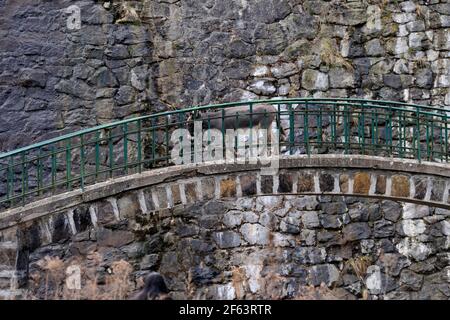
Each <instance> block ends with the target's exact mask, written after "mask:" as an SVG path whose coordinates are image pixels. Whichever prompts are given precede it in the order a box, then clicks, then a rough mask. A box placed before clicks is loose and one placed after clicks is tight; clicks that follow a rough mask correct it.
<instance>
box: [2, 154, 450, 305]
mask: <svg viewBox="0 0 450 320" xmlns="http://www.w3.org/2000/svg"><path fill="white" fill-rule="evenodd" d="M298 160H299V161H300V162H301V161H303V162H305V160H304V159H298ZM335 162H336V167H339V165H338V162H339V159H337V158H336V159H335ZM341 162H342V159H341ZM366 162H367V161H366ZM388 162H389V161H387V160H386V163H388ZM282 164H283V165H284V164H285V163H284V162H283V163H282ZM342 165H344V164H343V162H342ZM355 166H356V165H355ZM299 167H300V166H299V165H298V163H293V164H292V168H290V169H287V168H285V169H282V170H281V171H280V172H279V174H277V175H275V176H264V175H261V174H260V173H259V171H254V170H253V171H252V170H243V171H237V172H232V171H230V172H227V173H224V171H226V170H224V168H222V167H220V166H215V165H205V167H204V170H202V171H200V172H197V176H196V175H193V174H192V173H191V174H189V173H188V172H189V171H183V170H182V169H178V168H177V167H172V168H167V169H168V170H167V172H166V173H165V174H164V175H163V176H160V177H158V173H154V172H147V173H146V175H147V181H148V182H149V183H150V184H151V185H145V183H143V182H138V184H140V185H141V187H140V188H138V189H134V190H130V191H122V192H120V190H121V188H122V187H121V185H122V186H128V185H129V184H130V183H132V181H129V180H119V181H117V184H116V185H113V184H114V181H112V182H110V183H109V184H105V185H104V189H103V192H99V191H94V192H91V193H88V194H85V197H84V201H81V202H79V203H77V204H73V203H74V201H73V199H71V196H70V194H67V195H66V196H65V197H64V199H65V200H60V201H59V202H58V201H54V202H49V203H46V202H45V201H44V202H43V208H44V209H40V208H39V205H38V203H36V204H35V205H33V206H30V208H28V209H27V208H25V209H13V211H12V212H14V210H15V211H17V213H18V214H17V215H13V214H11V215H9V216H7V215H6V216H5V215H3V217H2V219H1V220H0V223H1V224H0V228H1V231H0V258H1V260H0V264H1V265H2V266H3V269H4V270H3V271H2V272H1V273H0V279H2V281H3V282H2V283H1V285H2V287H0V290H4V293H8V294H9V295H10V296H15V297H16V298H18V297H27V296H31V297H33V298H39V299H46V298H48V297H52V298H64V297H65V296H64V291H61V288H66V289H67V287H65V285H64V280H65V279H66V277H65V274H64V271H65V270H67V269H68V268H73V267H76V268H79V270H80V275H82V276H81V277H80V285H81V288H83V291H81V292H82V293H83V294H86V292H89V290H90V289H89V288H91V287H92V286H95V288H97V289H98V290H101V291H106V292H108V291H112V290H113V289H114V288H115V287H114V284H112V283H111V282H112V281H113V279H115V277H117V276H118V273H119V271H120V270H121V269H120V268H118V265H117V264H118V262H120V261H121V263H126V264H127V265H128V267H129V275H128V276H129V282H127V286H124V289H123V291H124V293H125V295H127V294H131V292H132V291H134V290H136V289H139V286H140V283H141V281H142V277H143V276H145V275H146V274H147V273H148V272H149V271H152V270H156V271H159V272H160V273H161V274H162V275H163V276H164V277H165V278H166V279H167V281H168V286H169V289H170V290H171V296H172V297H173V298H176V299H179V298H183V299H186V298H188V299H211V298H214V299H307V298H309V299H311V298H317V297H320V298H332V299H448V298H449V297H450V274H449V272H450V267H449V262H450V260H449V259H450V256H449V248H450V229H449V228H450V223H449V221H450V210H449V208H450V206H449V203H448V200H449V189H450V184H449V183H448V181H446V180H448V178H447V179H444V178H443V177H439V176H433V175H432V174H430V175H427V176H425V175H423V174H421V172H420V170H418V173H417V172H416V174H413V173H412V172H411V173H405V172H404V173H399V172H395V171H393V172H391V171H389V170H383V166H378V167H379V168H380V169H378V170H363V169H340V170H338V169H327V168H322V169H315V168H311V169H305V168H299ZM405 167H406V166H405ZM236 168H238V167H236ZM241 169H242V168H241ZM398 169H399V168H397V170H398ZM179 170H181V171H179ZM423 171H426V170H423ZM208 172H209V174H208ZM436 172H439V171H436ZM180 175H181V176H180ZM130 179H133V178H130ZM158 181H160V182H158ZM423 181H425V182H426V183H425V186H424V185H423ZM107 190H109V193H108V191H107ZM74 193H76V191H74ZM292 193H300V195H292ZM95 194H98V196H97V198H96V199H95V200H94V199H93V200H92V201H88V200H87V199H89V198H91V199H92V198H93V196H94V195H95ZM421 200H423V201H424V202H422V203H421V204H417V203H415V202H417V201H421ZM50 201H52V200H50ZM61 201H62V202H61ZM64 201H65V202H66V208H65V209H64V207H63V203H64ZM433 201H444V204H441V205H443V206H445V207H446V209H444V208H435V207H432V205H433V203H434V204H437V202H433ZM45 208H51V209H47V210H45ZM27 210H28V212H27ZM8 226H9V227H8ZM52 263H53V264H52ZM49 264H50V265H51V266H53V267H52V268H53V269H50V270H49ZM119 266H120V264H119ZM55 274H56V275H57V274H60V276H59V277H57V276H55ZM61 274H62V275H61ZM119 275H120V273H119ZM49 277H50V281H49ZM319 286H322V289H319V296H317V292H315V291H314V290H317V288H318V287H319ZM312 288H316V289H312ZM311 290H313V291H312V292H311ZM320 290H322V291H320ZM323 290H326V291H325V292H323ZM76 292H77V291H76V290H75V293H76ZM0 293H2V292H1V291H0ZM83 297H84V298H86V296H83ZM97 297H98V296H97ZM87 298H89V296H88V297H87ZM90 298H92V297H90Z"/></svg>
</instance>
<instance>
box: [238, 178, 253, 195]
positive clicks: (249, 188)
mask: <svg viewBox="0 0 450 320" xmlns="http://www.w3.org/2000/svg"><path fill="white" fill-rule="evenodd" d="M239 180H240V181H241V189H242V195H243V196H251V195H255V194H256V176H255V175H250V174H246V175H242V176H240V177H239Z"/></svg>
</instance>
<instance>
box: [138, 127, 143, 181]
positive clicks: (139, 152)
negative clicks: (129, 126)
mask: <svg viewBox="0 0 450 320" xmlns="http://www.w3.org/2000/svg"><path fill="white" fill-rule="evenodd" d="M141 130H142V123H141V119H138V121H137V152H138V154H137V165H138V172H139V173H141V172H142V135H141Z"/></svg>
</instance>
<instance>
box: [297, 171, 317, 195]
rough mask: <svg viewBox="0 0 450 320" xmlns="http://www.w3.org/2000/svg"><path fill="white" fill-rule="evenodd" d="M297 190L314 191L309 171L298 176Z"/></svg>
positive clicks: (312, 178) (312, 179)
mask: <svg viewBox="0 0 450 320" xmlns="http://www.w3.org/2000/svg"><path fill="white" fill-rule="evenodd" d="M297 191H298V192H314V177H313V175H312V174H309V173H301V174H300V175H299V176H298V185H297Z"/></svg>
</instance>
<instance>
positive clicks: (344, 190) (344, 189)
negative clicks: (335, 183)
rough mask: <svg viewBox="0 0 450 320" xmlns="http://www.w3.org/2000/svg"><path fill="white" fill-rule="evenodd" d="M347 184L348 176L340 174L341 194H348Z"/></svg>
mask: <svg viewBox="0 0 450 320" xmlns="http://www.w3.org/2000/svg"><path fill="white" fill-rule="evenodd" d="M348 182H349V176H348V174H341V175H340V176H339V187H340V189H341V192H342V193H347V192H348V190H349V189H348Z"/></svg>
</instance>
